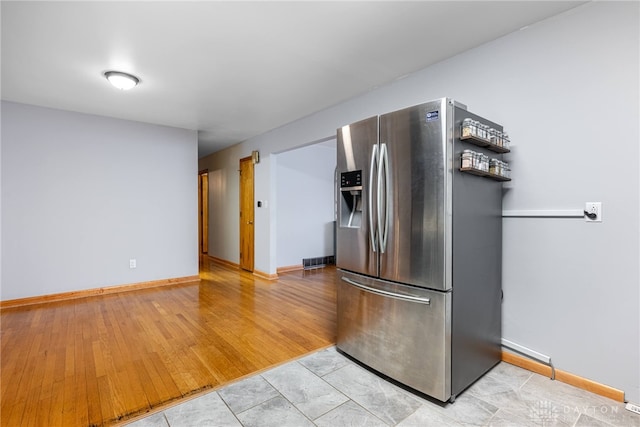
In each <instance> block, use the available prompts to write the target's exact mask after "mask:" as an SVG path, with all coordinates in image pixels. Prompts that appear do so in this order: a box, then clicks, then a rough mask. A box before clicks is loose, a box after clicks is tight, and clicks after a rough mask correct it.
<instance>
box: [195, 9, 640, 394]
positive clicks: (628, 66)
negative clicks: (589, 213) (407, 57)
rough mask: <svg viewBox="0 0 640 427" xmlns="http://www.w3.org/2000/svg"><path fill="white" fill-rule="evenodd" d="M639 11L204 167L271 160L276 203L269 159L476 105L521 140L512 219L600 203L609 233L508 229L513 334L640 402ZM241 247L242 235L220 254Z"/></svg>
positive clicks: (554, 227) (469, 64) (264, 218)
mask: <svg viewBox="0 0 640 427" xmlns="http://www.w3.org/2000/svg"><path fill="white" fill-rule="evenodd" d="M639 8H640V5H639V4H638V3H636V2H590V3H588V4H586V5H583V6H580V7H577V8H575V9H573V10H571V11H569V12H567V13H564V14H562V15H559V16H557V17H554V18H551V19H548V20H546V21H543V22H540V23H538V24H535V25H532V26H529V27H527V28H525V29H523V30H521V31H518V32H516V33H513V34H510V35H508V36H505V37H503V38H501V39H498V40H496V41H494V42H491V43H488V44H485V45H483V46H481V47H479V48H477V49H474V50H471V51H468V52H466V53H463V54H461V55H458V56H456V57H453V58H451V59H449V60H446V61H443V62H441V63H439V64H436V65H434V66H432V67H429V68H427V69H425V70H422V71H420V72H417V73H415V74H412V75H410V76H407V77H406V78H403V79H401V80H398V81H396V82H394V83H393V84H390V85H388V86H385V87H382V88H379V89H376V90H373V91H371V92H368V93H367V94H364V95H363V96H360V97H358V98H354V99H352V100H350V101H347V102H344V103H342V104H340V105H337V106H335V107H332V108H329V109H327V110H323V111H321V112H318V113H316V114H314V115H312V116H309V117H306V118H304V119H301V120H298V121H296V122H294V123H291V124H289V125H287V126H283V127H281V128H278V129H275V130H273V131H271V132H268V133H266V134H263V135H260V136H257V137H255V138H252V139H250V140H248V141H246V142H244V143H242V144H239V145H238V146H235V147H233V148H231V149H228V150H225V151H223V152H221V153H217V154H214V155H213V156H209V157H207V158H205V159H202V161H201V162H202V163H216V162H219V164H218V166H219V167H221V168H228V169H230V168H231V167H233V168H237V161H238V159H239V157H240V154H242V155H248V154H249V153H250V152H251V150H253V149H260V150H261V152H262V155H263V158H266V159H267V161H266V162H262V163H261V164H260V165H259V166H260V167H259V168H258V167H257V168H256V183H257V184H256V200H265V199H271V198H274V195H275V194H276V192H277V188H276V187H277V185H276V179H275V169H274V168H272V165H271V164H270V158H271V157H272V156H271V155H269V153H277V152H281V151H284V150H287V149H291V148H293V147H296V146H300V145H304V144H305V143H308V142H311V141H316V140H320V139H322V138H325V137H328V136H331V135H334V134H335V129H336V128H337V127H339V126H342V125H344V124H347V123H350V122H353V121H355V120H359V119H362V118H365V117H367V116H370V115H373V114H377V113H381V112H386V111H392V110H394V109H398V108H402V107H405V106H409V105H412V104H417V103H420V102H423V101H427V100H430V99H434V98H438V97H442V96H448V97H452V98H454V99H457V100H459V101H461V102H463V103H465V104H467V105H468V106H469V108H470V110H472V111H474V112H476V113H477V114H480V115H482V116H485V117H488V118H490V119H492V120H494V121H496V122H498V123H500V124H503V125H504V126H505V128H506V129H507V130H508V131H509V132H510V134H511V138H512V141H513V142H514V149H513V153H512V154H511V155H510V156H509V160H510V161H511V163H512V167H513V181H512V183H510V184H509V185H505V188H507V190H505V193H506V194H505V199H504V208H505V209H507V210H509V209H534V210H536V209H538V210H544V209H580V208H581V207H582V206H583V203H584V202H586V201H601V202H603V214H604V222H602V223H600V224H586V223H584V222H583V221H582V220H580V219H548V218H541V219H505V221H504V271H503V277H504V280H503V286H504V292H505V300H504V306H503V317H504V330H503V332H504V337H505V338H507V339H509V340H511V341H514V342H516V343H519V344H521V345H524V346H527V347H530V348H533V349H534V350H537V351H539V352H542V353H545V354H547V355H549V356H551V357H552V359H553V361H554V363H555V364H556V367H558V368H559V369H562V370H565V371H569V372H572V373H574V374H577V375H580V376H583V377H586V378H590V379H592V380H595V381H598V382H601V383H604V384H608V385H610V386H612V387H616V388H619V389H622V390H624V391H625V392H626V394H627V397H628V398H629V399H630V400H631V401H635V402H640V318H639V316H640V315H639V313H640V295H639V292H640V291H639V288H640V286H639V283H640V277H639V276H640V274H639V273H640V272H639V270H638V260H639V258H640V248H639V239H638V237H639V215H638V208H639V207H640V200H639V197H638V195H639V193H640V183H639V175H638V168H637V164H638V160H639V158H640V154H639V150H638V140H639V134H638V128H639V119H638V117H639V114H640V111H639V110H640V108H639V100H638V93H639V87H638V75H639V72H640V70H639V67H638V64H639V53H638V52H639V40H638V34H639V30H640V28H639V23H638V16H639ZM456 31H457V30H456ZM425 48H428V46H426V47H425ZM232 165H233V166H232ZM236 179H237V177H236ZM234 197H235V198H236V199H235V200H237V195H234V194H232V193H227V194H226V195H223V196H221V200H234V199H233V198H234ZM274 205H275V204H274V203H272V204H270V208H269V209H267V210H258V211H257V212H259V214H260V216H259V217H257V218H256V268H257V269H259V270H262V271H268V272H272V273H273V272H275V270H276V267H277V257H276V255H275V251H276V246H277V245H276V243H275V237H276V233H275V232H274V230H275V227H276V225H275V224H276V223H277V209H276V208H275V207H274ZM237 209H238V208H237V203H235V201H233V202H232V203H230V204H227V205H220V206H216V207H214V208H213V209H212V216H214V215H227V216H229V217H233V216H234V214H235V215H236V216H237ZM271 236H273V238H271ZM236 241H237V232H236V233H235V234H234V236H233V238H232V239H231V240H229V241H225V242H221V243H220V244H221V246H225V245H229V246H232V245H237V242H236ZM236 257H237V256H236Z"/></svg>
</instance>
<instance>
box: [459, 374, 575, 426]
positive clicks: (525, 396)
mask: <svg viewBox="0 0 640 427" xmlns="http://www.w3.org/2000/svg"><path fill="white" fill-rule="evenodd" d="M523 388H524V387H522V388H520V389H516V388H514V387H513V386H511V385H509V384H507V383H505V382H503V381H499V380H497V379H495V378H494V377H492V376H488V375H485V376H484V377H482V378H481V379H480V380H478V381H477V382H476V383H475V384H473V385H472V386H471V387H470V388H469V389H468V390H467V392H466V393H469V394H471V395H473V396H475V397H477V398H479V399H481V400H484V401H485V402H488V403H490V404H492V405H494V406H496V407H498V408H501V409H505V410H507V411H508V412H509V413H510V414H514V415H516V416H518V417H520V418H522V419H525V420H530V421H533V422H534V423H535V422H539V423H542V424H544V423H546V424H544V425H555V426H571V425H572V424H573V423H574V422H575V421H576V420H577V419H578V416H579V414H572V413H567V412H565V411H563V410H562V405H561V404H560V403H558V402H555V401H553V400H551V399H549V398H548V396H540V395H535V394H532V393H531V392H530V391H527V390H524V389H523Z"/></svg>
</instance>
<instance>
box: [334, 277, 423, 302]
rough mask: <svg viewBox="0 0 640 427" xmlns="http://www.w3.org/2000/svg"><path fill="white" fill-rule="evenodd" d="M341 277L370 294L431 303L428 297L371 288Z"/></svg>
mask: <svg viewBox="0 0 640 427" xmlns="http://www.w3.org/2000/svg"><path fill="white" fill-rule="evenodd" d="M341 279H342V280H344V281H345V282H347V283H348V284H350V285H353V286H355V287H356V288H360V289H362V290H363V291H367V292H371V293H372V294H378V295H382V296H385V297H391V298H397V299H401V300H405V301H411V302H417V303H420V304H426V305H431V300H430V299H429V298H421V297H414V296H412V295H405V294H397V293H395V292H389V291H383V290H382V289H376V288H371V287H369V286H366V285H363V284H362V283H358V282H356V281H353V280H351V279H349V278H348V277H344V276H342V277H341Z"/></svg>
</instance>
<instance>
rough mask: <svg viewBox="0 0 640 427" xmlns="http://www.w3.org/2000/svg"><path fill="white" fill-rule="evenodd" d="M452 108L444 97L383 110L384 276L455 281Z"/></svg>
mask: <svg viewBox="0 0 640 427" xmlns="http://www.w3.org/2000/svg"><path fill="white" fill-rule="evenodd" d="M448 108H450V107H449V104H448V101H447V100H446V99H442V100H438V101H433V102H429V103H426V104H421V105H418V106H415V107H410V108H406V109H404V110H399V111H396V112H393V113H389V114H385V115H383V116H380V146H381V147H383V146H384V147H386V148H385V151H386V158H385V162H386V163H385V164H386V165H387V167H388V171H383V173H381V174H380V176H383V177H384V176H387V177H388V178H387V179H388V181H387V182H385V183H384V184H383V185H382V187H383V188H384V190H383V191H382V196H383V197H385V195H386V197H387V198H388V199H387V200H383V201H382V202H381V206H387V205H388V206H389V210H388V211H387V212H382V213H381V214H380V216H381V219H380V223H381V224H383V230H382V233H381V235H382V236H383V237H384V236H386V247H384V248H383V253H382V254H381V256H380V278H381V279H385V280H391V281H394V282H399V283H408V284H411V285H415V286H420V287H426V288H430V289H436V290H447V289H449V288H450V287H451V284H450V278H449V277H448V274H447V273H446V272H447V265H448V264H449V263H450V260H451V255H450V251H451V249H450V245H448V244H447V238H448V237H447V236H450V233H449V232H448V231H447V230H446V228H447V227H450V220H449V219H448V218H447V215H448V214H449V213H450V210H448V209H447V208H446V204H447V203H450V201H449V200H448V198H447V191H446V185H447V179H448V176H447V175H448V174H451V167H450V166H449V163H450V162H449V161H447V160H446V159H447V144H450V143H451V141H449V138H451V136H450V135H449V134H450V132H448V131H447V129H448V126H447V124H446V121H447V117H448ZM383 211H384V209H383ZM384 225H387V227H388V228H386V229H384Z"/></svg>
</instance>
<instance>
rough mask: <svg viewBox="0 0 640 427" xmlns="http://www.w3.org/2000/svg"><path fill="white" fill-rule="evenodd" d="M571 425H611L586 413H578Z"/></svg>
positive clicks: (584, 426) (579, 426) (608, 426)
mask: <svg viewBox="0 0 640 427" xmlns="http://www.w3.org/2000/svg"><path fill="white" fill-rule="evenodd" d="M573 427H611V424H609V423H605V422H604V421H600V420H596V419H595V418H591V417H590V416H589V415H586V414H580V417H579V418H578V421H576V423H575V424H574V426H573Z"/></svg>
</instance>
